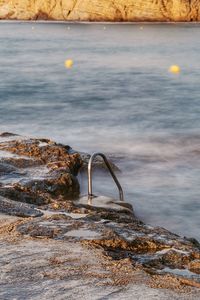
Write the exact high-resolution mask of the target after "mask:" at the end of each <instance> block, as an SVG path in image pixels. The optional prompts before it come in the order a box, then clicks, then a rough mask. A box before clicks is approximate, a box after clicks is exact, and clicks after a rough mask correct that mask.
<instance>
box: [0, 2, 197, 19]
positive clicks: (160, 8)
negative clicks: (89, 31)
mask: <svg viewBox="0 0 200 300" xmlns="http://www.w3.org/2000/svg"><path fill="white" fill-rule="evenodd" d="M199 8H200V1H199V0H158V1H155V0H126V1H125V0H117V1H116V0H115V1H112V0H101V1H99V0H85V1H82V0H61V1H56V0H48V1H47V0H42V1H41V0H34V1H33V0H20V1H18V0H0V18H1V19H21V20H38V19H42V20H47V19H48V20H69V21H199V20H200V9H199Z"/></svg>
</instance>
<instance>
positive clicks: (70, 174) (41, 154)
mask: <svg viewBox="0 0 200 300" xmlns="http://www.w3.org/2000/svg"><path fill="white" fill-rule="evenodd" d="M81 165H82V159H81V157H80V155H79V154H78V153H75V152H73V151H72V149H71V148H70V147H69V146H64V145H60V144H56V143H54V142H52V141H50V140H47V139H28V138H23V137H20V136H15V135H13V134H10V133H4V134H1V136H0V176H1V179H0V195H1V196H3V197H5V198H7V199H10V200H13V201H19V202H21V203H23V202H24V203H29V204H35V205H38V206H41V205H44V204H47V203H50V202H53V201H54V199H56V200H57V199H59V200H60V201H62V200H65V199H73V198H76V197H78V196H79V183H78V180H77V178H76V175H77V173H78V171H79V169H80V168H81ZM1 199H3V198H1ZM1 199H0V203H1ZM10 203H12V205H14V202H12V201H10ZM10 205H11V204H10ZM3 207H4V208H3ZM19 207H21V208H22V207H23V208H24V207H25V205H23V204H19ZM1 210H2V211H3V212H4V213H5V212H6V206H5V205H4V206H3V204H2V205H0V211H1ZM11 212H13V214H15V213H14V210H12V209H9V212H8V213H11ZM23 213H24V211H23V212H22V214H23ZM18 215H19V209H18Z"/></svg>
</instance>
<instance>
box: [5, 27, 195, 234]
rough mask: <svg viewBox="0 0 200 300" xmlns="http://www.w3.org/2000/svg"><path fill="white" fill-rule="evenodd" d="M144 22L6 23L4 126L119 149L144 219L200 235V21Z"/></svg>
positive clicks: (104, 186) (103, 187)
mask: <svg viewBox="0 0 200 300" xmlns="http://www.w3.org/2000/svg"><path fill="white" fill-rule="evenodd" d="M33 26H34V28H32V27H33ZM69 26H70V28H69ZM140 26H141V25H134V24H132V25H108V24H106V25H105V24H98V25H87V24H83V25H79V24H74V25H72V24H70V25H69V24H50V23H49V24H34V23H33V24H26V23H23V24H20V23H16V24H15V23H9V24H8V23H0V71H1V73H0V131H11V132H16V133H19V134H27V135H32V136H42V137H50V138H52V139H55V140H57V141H59V142H64V143H66V144H69V145H71V146H72V147H73V148H75V149H77V150H81V151H87V152H92V151H103V152H105V153H107V154H111V155H112V156H113V157H114V158H115V161H116V162H117V163H118V165H119V167H120V168H121V169H122V171H123V173H122V174H121V175H120V180H121V181H122V185H123V187H124V190H125V196H126V200H127V201H130V202H131V203H132V204H133V205H134V208H135V211H136V213H137V215H138V216H139V217H140V218H142V219H143V220H144V221H145V222H148V223H150V224H153V225H161V226H163V227H166V228H168V229H170V230H173V231H174V232H177V233H181V234H183V235H186V236H193V237H196V238H198V239H199V240H200V231H199V228H200V217H199V213H200V172H199V169H200V131H199V129H200V52H199V49H200V25H184V24H182V25H174V24H170V25H142V26H143V29H142V28H140ZM67 58H72V59H73V60H74V67H73V68H72V69H71V70H67V69H65V68H64V61H65V59H67ZM172 64H178V65H180V66H181V68H182V72H181V74H180V75H172V74H169V73H168V71H167V70H168V67H169V66H170V65H172ZM96 182H97V183H98V185H97V186H96V190H95V191H96V192H99V193H101V194H108V195H113V196H117V193H116V191H115V186H114V185H113V184H112V181H111V180H110V179H109V177H108V179H107V178H106V179H105V178H100V177H98V178H97V180H96ZM85 188H86V185H85V181H84V180H82V192H83V193H84V192H85Z"/></svg>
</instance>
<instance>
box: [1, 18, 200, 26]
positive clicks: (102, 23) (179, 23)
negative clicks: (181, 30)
mask: <svg viewBox="0 0 200 300" xmlns="http://www.w3.org/2000/svg"><path fill="white" fill-rule="evenodd" d="M1 23H14V24H15V23H17V24H24V23H27V24H29V23H33V24H71V25H76V24H78V25H82V24H83V25H189V26H192V25H199V24H200V21H188V22H187V21H177V22H175V21H133V22H130V21H127V22H126V21H121V22H115V21H111V22H109V21H68V20H66V21H64V20H18V19H16V20H10V19H0V24H1Z"/></svg>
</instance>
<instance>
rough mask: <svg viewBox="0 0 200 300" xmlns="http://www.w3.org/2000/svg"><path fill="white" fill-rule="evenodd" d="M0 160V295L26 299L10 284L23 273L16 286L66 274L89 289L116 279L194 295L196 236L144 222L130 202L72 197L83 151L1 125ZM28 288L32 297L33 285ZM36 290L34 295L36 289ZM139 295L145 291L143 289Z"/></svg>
mask: <svg viewBox="0 0 200 300" xmlns="http://www.w3.org/2000/svg"><path fill="white" fill-rule="evenodd" d="M1 140H2V141H1ZM18 160H19V161H20V163H18V162H17V161H18ZM28 161H31V164H29V163H27V162H28ZM34 162H35V163H36V164H35V165H34ZM86 163H87V161H86ZM0 166H1V180H0V181H1V184H0V195H1V196H0V212H1V213H4V214H3V217H2V214H1V216H0V246H1V249H5V250H4V251H5V253H4V254H2V256H1V257H0V267H1V276H0V285H1V291H0V298H2V299H13V297H14V296H13V295H15V296H16V295H18V297H19V299H27V293H26V297H25V296H23V295H24V294H23V293H22V292H21V290H20V289H17V290H16V286H17V287H19V286H21V287H22V286H23V284H24V282H25V281H26V287H24V286H23V290H27V288H28V287H31V284H32V282H34V283H35V284H34V286H35V287H36V286H37V285H38V282H41V281H42V282H43V284H44V283H45V282H47V281H49V280H51V282H52V284H51V285H50V286H48V289H47V290H48V291H49V290H50V289H52V285H53V284H57V285H58V284H59V282H61V281H64V282H65V287H66V285H67V284H68V285H70V283H71V280H73V281H75V282H78V283H79V284H80V286H83V285H86V286H87V288H92V291H93V293H94V292H95V290H94V286H95V287H97V286H99V285H103V286H104V287H109V288H113V287H114V288H115V290H116V291H117V293H119V287H123V289H124V288H127V289H128V287H130V286H131V287H132V288H134V286H135V284H136V283H137V284H140V285H141V284H146V286H147V285H148V286H152V287H153V288H168V289H170V290H175V291H178V292H180V291H181V292H182V293H183V294H184V295H186V298H180V297H179V295H178V296H177V297H178V298H176V294H174V293H172V294H173V299H187V296H188V295H189V294H188V293H191V295H192V299H199V295H200V268H199V267H200V263H199V262H200V245H199V243H198V241H196V240H194V239H187V238H181V237H179V236H178V235H176V234H173V233H171V232H169V231H167V230H165V229H163V228H159V227H158V228H157V227H156V228H154V227H151V226H147V225H145V224H144V223H143V222H141V221H140V220H138V219H137V218H136V217H135V216H134V213H133V210H132V207H131V205H130V204H127V203H124V202H120V201H114V200H112V199H108V198H105V197H100V198H93V199H92V202H91V203H88V202H87V198H85V197H83V198H79V199H74V196H76V197H77V196H78V195H79V185H78V181H77V179H76V175H77V173H78V171H79V169H81V166H82V159H81V156H80V155H79V154H78V153H75V152H74V151H72V149H71V148H70V147H69V146H64V145H59V144H56V143H54V142H52V141H50V140H46V139H27V138H22V137H19V136H18V137H16V136H12V135H10V134H8V133H6V134H3V135H1V136H0ZM27 203H28V204H27ZM30 204H35V205H34V206H32V205H30ZM36 208H37V209H36ZM6 214H9V215H14V217H13V216H12V217H10V216H7V215H6ZM16 216H19V217H18V218H17V217H16ZM22 217H31V218H26V219H25V218H22ZM33 217H37V218H33ZM19 249H20V251H19ZM66 251H67V252H66ZM41 253H42V254H41ZM7 257H8V259H7ZM38 259H39V263H38ZM16 262H17V265H16ZM21 270H22V271H21ZM91 279H92V281H91ZM8 282H9V283H8ZM30 290H31V294H29V296H30V297H28V298H30V299H32V293H33V292H34V291H35V288H33V290H32V289H31V288H30ZM8 291H9V292H8ZM11 291H12V292H11ZM149 291H151V289H150V288H149ZM35 292H36V291H35ZM73 292H74V291H73ZM36 293H37V295H40V298H41V291H40V293H39V294H38V291H37V292H36ZM94 294H95V293H94ZM94 294H92V296H93V295H94ZM64 295H67V294H66V293H65V294H64ZM81 295H82V294H81ZM140 295H141V297H142V299H145V298H144V297H143V296H144V294H143V289H142V290H140ZM157 295H161V294H160V292H158V294H157ZM166 295H167V296H166V298H164V299H170V296H169V295H170V292H167V294H166ZM79 296H80V294H79ZM118 296H119V294H117V297H118ZM132 296H133V294H131V293H130V294H126V295H124V297H125V298H124V299H132ZM147 296H149V293H148V294H147ZM168 296H169V297H168ZM55 297H56V299H57V296H56V295H55ZM55 297H54V298H55ZM67 297H68V296H67ZM108 297H109V293H108ZM62 298H63V291H62V295H61V298H60V299H62ZM75 298H77V295H75ZM87 298H88V297H87ZM33 299H38V298H37V297H35V298H33ZM49 299H51V297H50V298H49ZM52 299H53V298H52ZM58 299H59V298H58ZM69 299H73V298H69ZM88 299H89V298H88ZM91 299H92V300H93V299H95V298H94V297H93V298H91ZM96 299H99V298H98V297H97V298H96ZM117 299H119V297H118V298H117ZM146 299H148V300H149V299H151V298H148V297H147V298H146ZM152 299H154V298H152ZM188 299H189V298H188Z"/></svg>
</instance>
